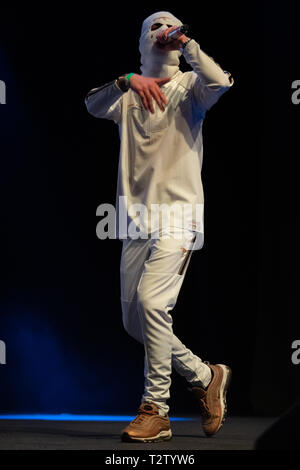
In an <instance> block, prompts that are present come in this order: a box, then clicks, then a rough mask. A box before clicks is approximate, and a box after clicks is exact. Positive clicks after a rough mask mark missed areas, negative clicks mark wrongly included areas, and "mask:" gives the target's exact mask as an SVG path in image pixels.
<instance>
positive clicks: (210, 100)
mask: <svg viewBox="0 0 300 470" xmlns="http://www.w3.org/2000/svg"><path fill="white" fill-rule="evenodd" d="M182 55H183V56H184V58H185V60H186V61H187V63H188V64H189V65H190V66H191V67H192V69H193V71H194V72H195V74H196V75H197V77H196V79H195V82H194V85H193V97H194V99H195V100H196V101H197V103H199V105H200V106H201V107H203V108H204V109H205V110H208V109H210V108H211V107H212V106H213V105H214V104H215V103H216V102H217V101H218V99H219V98H220V96H222V95H223V94H224V93H225V92H226V91H227V90H229V88H230V87H231V86H232V85H233V83H234V80H233V78H232V76H231V74H230V73H229V72H226V71H224V70H222V68H221V67H220V65H219V64H217V63H216V62H215V61H214V60H213V59H212V58H211V57H209V56H208V55H207V54H206V53H205V52H203V51H202V50H201V48H200V46H199V44H198V43H197V42H196V41H195V40H194V39H191V40H190V41H189V42H187V44H186V46H185V47H184V49H183V51H182Z"/></svg>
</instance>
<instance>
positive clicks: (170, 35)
mask: <svg viewBox="0 0 300 470" xmlns="http://www.w3.org/2000/svg"><path fill="white" fill-rule="evenodd" d="M188 29H189V28H188V25H186V24H184V25H182V26H171V27H170V28H167V29H165V30H164V31H162V32H161V33H159V34H158V35H157V37H156V43H155V44H156V46H157V47H158V48H159V49H162V50H165V51H174V50H179V49H180V48H181V47H182V46H183V44H184V43H185V42H186V41H188V40H189V38H188V37H187V36H186V35H185V33H187V31H188Z"/></svg>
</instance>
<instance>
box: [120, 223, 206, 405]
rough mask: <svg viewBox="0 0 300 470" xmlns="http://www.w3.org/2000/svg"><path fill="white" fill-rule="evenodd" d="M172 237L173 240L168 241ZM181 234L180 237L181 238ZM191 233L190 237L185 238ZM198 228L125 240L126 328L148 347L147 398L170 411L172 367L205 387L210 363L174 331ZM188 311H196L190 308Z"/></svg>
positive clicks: (123, 300) (122, 276)
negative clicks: (175, 311)
mask: <svg viewBox="0 0 300 470" xmlns="http://www.w3.org/2000/svg"><path fill="white" fill-rule="evenodd" d="M164 235H167V236H169V238H166V239H164V238H163V236H164ZM179 236H180V237H181V238H180V239H178V238H179ZM186 237H187V238H186ZM194 237H195V232H193V231H191V230H187V229H186V230H184V232H183V229H178V228H171V229H168V230H167V231H166V230H164V231H162V230H161V231H160V232H159V237H158V238H156V239H151V238H149V239H140V238H139V239H125V240H123V247H122V256H121V266H120V280H121V304H122V313H123V324H124V328H125V330H126V331H127V332H128V333H129V334H130V335H131V336H132V337H133V338H135V339H136V340H137V341H139V342H141V343H143V344H144V348H145V368H144V374H145V390H144V395H143V397H142V400H141V401H142V402H143V401H146V400H149V401H152V402H154V403H155V404H156V405H157V406H158V408H159V410H160V413H161V414H164V413H168V411H169V406H168V405H167V403H166V400H167V399H168V398H169V397H170V392H169V388H170V385H171V372H172V366H173V367H174V368H175V370H176V371H177V372H178V373H179V374H180V375H182V376H183V377H185V378H186V379H187V381H188V382H189V383H192V384H199V385H203V386H204V387H206V386H207V385H208V384H209V382H210V378H211V372H210V369H209V367H208V366H207V365H206V364H205V363H204V362H202V361H201V359H200V358H199V357H197V356H196V355H194V354H193V353H192V351H190V350H189V349H187V348H186V346H185V345H184V344H182V342H181V341H180V340H179V339H178V338H177V337H176V336H175V335H174V334H173V329H172V323H173V322H172V316H171V313H170V312H171V310H172V309H173V308H174V306H175V304H176V301H177V297H178V294H179V291H180V288H181V286H182V283H183V279H184V277H185V274H186V271H187V267H188V264H189V262H190V258H191V255H192V250H191V248H192V246H193V243H194V242H193V239H194ZM186 315H187V316H188V315H192V312H189V311H187V312H186Z"/></svg>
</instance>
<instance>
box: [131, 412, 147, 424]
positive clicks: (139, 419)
mask: <svg viewBox="0 0 300 470" xmlns="http://www.w3.org/2000/svg"><path fill="white" fill-rule="evenodd" d="M145 417H146V415H145V414H143V413H138V415H137V416H136V417H135V418H134V420H133V421H132V424H140V423H142V422H143V420H144V419H145Z"/></svg>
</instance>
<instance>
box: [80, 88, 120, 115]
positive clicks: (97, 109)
mask: <svg viewBox="0 0 300 470" xmlns="http://www.w3.org/2000/svg"><path fill="white" fill-rule="evenodd" d="M123 95H124V91H122V90H121V89H120V88H119V86H118V85H117V81H116V80H113V81H112V82H109V83H106V84H105V85H103V86H101V87H98V88H93V89H92V90H90V91H89V92H88V94H87V95H86V97H85V105H86V107H87V110H88V112H89V113H90V114H91V115H92V116H95V117H97V118H103V119H112V120H113V121H115V123H117V124H118V123H119V122H120V120H121V112H122V97H123Z"/></svg>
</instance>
